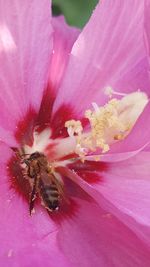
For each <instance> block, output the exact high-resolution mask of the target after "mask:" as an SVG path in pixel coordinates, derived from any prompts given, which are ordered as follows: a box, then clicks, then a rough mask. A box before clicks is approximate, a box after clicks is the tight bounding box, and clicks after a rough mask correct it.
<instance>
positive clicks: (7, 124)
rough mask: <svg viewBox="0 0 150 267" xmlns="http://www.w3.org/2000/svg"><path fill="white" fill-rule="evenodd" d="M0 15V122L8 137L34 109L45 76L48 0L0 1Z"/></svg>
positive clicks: (49, 47)
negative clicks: (28, 112) (30, 110)
mask: <svg viewBox="0 0 150 267" xmlns="http://www.w3.org/2000/svg"><path fill="white" fill-rule="evenodd" d="M0 17H1V20H0V62H1V63H0V64H1V66H0V69H1V71H0V109H1V114H3V115H1V119H0V125H1V127H2V128H3V129H4V130H5V131H6V132H8V134H7V136H8V137H9V136H10V134H11V133H9V132H12V131H14V130H15V127H16V125H17V122H18V121H19V120H20V119H22V118H23V117H24V116H25V114H26V113H27V111H28V110H29V109H30V108H31V107H32V109H33V110H35V111H37V110H38V108H39V105H40V101H41V96H42V93H43V90H44V86H45V84H46V82H47V79H48V66H49V60H50V54H51V52H52V41H51V35H52V28H51V19H50V1H48V0H43V1H37V0H33V1H29V0H27V1H23V2H20V1H19V0H14V1H13V2H12V1H9V0H6V1H0ZM0 137H1V139H3V140H4V141H5V139H6V138H5V136H4V134H3V132H2V131H0ZM9 141H11V140H9Z"/></svg>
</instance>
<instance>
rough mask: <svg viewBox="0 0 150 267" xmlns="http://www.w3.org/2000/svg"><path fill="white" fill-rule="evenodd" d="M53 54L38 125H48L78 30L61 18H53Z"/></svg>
mask: <svg viewBox="0 0 150 267" xmlns="http://www.w3.org/2000/svg"><path fill="white" fill-rule="evenodd" d="M52 25H53V52H52V57H51V62H50V68H49V82H48V85H47V87H46V90H45V91H44V94H43V99H42V102H41V107H40V111H39V117H38V125H44V123H45V124H49V123H50V118H51V111H52V107H53V103H54V101H55V98H56V95H57V91H58V88H59V85H60V83H61V80H62V77H63V75H64V73H65V70H66V66H67V64H68V59H69V55H70V51H71V49H72V46H73V44H74V42H75V40H76V39H77V36H78V35H79V30H77V29H75V28H73V27H70V26H68V25H67V24H66V22H65V20H64V18H63V16H60V17H53V19H52Z"/></svg>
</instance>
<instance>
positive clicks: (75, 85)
mask: <svg viewBox="0 0 150 267" xmlns="http://www.w3.org/2000/svg"><path fill="white" fill-rule="evenodd" d="M143 5H144V3H143V1H138V0H134V1H123V2H122V1H117V0H115V1H112V0H111V1H107V0H105V1H100V3H99V4H98V6H97V8H96V10H95V11H94V13H93V15H92V17H91V19H90V21H89V22H88V23H87V25H86V26H85V28H84V29H83V31H82V32H81V34H80V35H79V38H78V39H77V41H76V42H75V44H74V46H73V49H72V52H71V56H70V61H69V64H68V68H67V72H66V75H65V78H64V80H63V83H62V86H61V87H60V90H59V94H58V98H57V100H56V103H55V107H54V112H55V111H56V110H58V109H60V106H61V105H62V104H63V105H67V104H70V105H71V106H72V109H73V110H74V112H75V114H79V115H80V116H81V115H82V114H83V113H84V111H85V109H87V107H89V105H90V104H91V102H93V101H94V102H95V101H96V102H97V103H98V104H102V103H104V102H105V101H106V97H105V96H104V94H103V92H104V90H103V89H104V87H106V86H109V85H110V86H113V87H114V88H115V89H116V90H117V89H119V90H121V91H125V92H128V91H135V90H137V89H139V88H140V89H141V90H143V91H144V90H147V88H148V85H149V81H148V74H147V68H146V66H147V62H146V52H145V47H144V41H143V8H144V7H143ZM139 74H140V75H139ZM76 100H77V101H76Z"/></svg>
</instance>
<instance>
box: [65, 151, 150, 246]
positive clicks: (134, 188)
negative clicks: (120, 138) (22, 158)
mask: <svg viewBox="0 0 150 267" xmlns="http://www.w3.org/2000/svg"><path fill="white" fill-rule="evenodd" d="M143 153H145V154H142V152H141V153H139V154H138V155H137V156H136V157H133V158H131V159H129V160H126V161H123V162H119V163H117V164H116V163H109V164H108V163H105V164H104V163H98V162H93V163H92V162H90V164H88V162H87V163H86V165H85V171H84V165H83V164H79V165H77V166H75V165H74V167H73V168H72V167H71V166H70V168H71V170H72V171H71V170H69V169H66V168H61V169H60V172H61V173H62V174H63V175H65V176H67V177H68V178H70V179H71V180H72V181H73V182H74V183H76V184H78V185H79V186H80V187H81V188H82V189H83V190H84V191H85V192H87V193H88V194H89V195H90V196H92V198H93V199H95V200H96V202H97V203H98V204H99V205H100V207H102V208H103V209H106V210H107V211H108V212H110V213H113V214H114V215H115V216H116V217H117V218H118V219H119V220H121V221H122V222H123V223H124V224H126V225H127V226H128V227H129V228H130V229H131V230H133V231H134V232H135V233H136V234H137V236H139V238H140V239H142V240H143V241H144V242H145V243H146V244H149V235H150V216H149V206H150V194H149V192H150V183H149V173H150V168H149V165H148V164H149V158H150V154H148V152H143ZM146 153H147V154H146ZM146 159H147V160H146ZM84 164H85V163H84ZM80 165H81V166H80ZM86 167H87V168H86ZM82 170H83V171H84V176H82V178H81V176H79V175H81V172H82ZM88 172H89V175H88V179H86V178H87V174H88ZM90 176H91V177H90ZM98 177H99V178H98Z"/></svg>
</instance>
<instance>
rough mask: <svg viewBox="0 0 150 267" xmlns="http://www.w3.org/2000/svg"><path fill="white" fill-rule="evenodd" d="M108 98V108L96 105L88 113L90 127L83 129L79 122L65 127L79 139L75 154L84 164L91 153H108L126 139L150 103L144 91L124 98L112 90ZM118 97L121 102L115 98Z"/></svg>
mask: <svg viewBox="0 0 150 267" xmlns="http://www.w3.org/2000/svg"><path fill="white" fill-rule="evenodd" d="M106 94H108V96H109V100H108V102H107V103H106V104H105V105H104V106H98V105H97V104H96V103H92V108H91V109H88V110H86V111H85V114H84V116H85V118H86V119H87V120H88V122H89V127H86V129H83V126H82V123H81V122H80V121H79V120H78V121H77V120H69V121H66V123H65V127H66V128H67V132H68V135H69V136H70V137H73V136H74V138H75V139H76V147H75V153H76V154H78V155H79V157H80V158H81V159H82V160H83V161H84V158H85V156H86V155H88V154H89V153H92V152H95V151H100V152H101V153H106V152H107V151H109V149H110V146H111V145H112V144H113V143H115V142H118V141H121V140H123V139H125V138H126V136H127V135H128V134H129V133H130V132H131V130H132V128H133V126H134V125H135V123H136V121H137V119H138V118H139V116H140V115H141V113H142V111H143V110H144V108H145V106H146V104H147V103H148V101H149V100H148V97H147V95H146V94H145V93H143V92H141V91H137V92H133V93H130V94H121V93H117V92H115V91H114V90H113V89H111V88H110V87H109V88H107V90H106ZM114 95H117V96H119V98H114V97H113V96H114Z"/></svg>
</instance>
